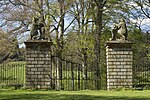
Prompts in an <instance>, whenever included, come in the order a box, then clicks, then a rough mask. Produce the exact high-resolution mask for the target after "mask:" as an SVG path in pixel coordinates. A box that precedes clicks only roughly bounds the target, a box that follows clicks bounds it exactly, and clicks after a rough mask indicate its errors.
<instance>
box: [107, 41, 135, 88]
mask: <svg viewBox="0 0 150 100" xmlns="http://www.w3.org/2000/svg"><path fill="white" fill-rule="evenodd" d="M106 62H107V89H108V90H111V89H117V88H123V87H125V88H131V87H132V85H133V82H132V80H133V79H132V73H133V72H132V62H133V52H132V43H131V42H129V41H108V42H106Z"/></svg>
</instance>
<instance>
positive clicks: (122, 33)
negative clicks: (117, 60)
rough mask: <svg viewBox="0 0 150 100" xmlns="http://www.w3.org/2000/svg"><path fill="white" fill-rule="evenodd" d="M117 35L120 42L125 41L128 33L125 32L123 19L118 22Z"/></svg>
mask: <svg viewBox="0 0 150 100" xmlns="http://www.w3.org/2000/svg"><path fill="white" fill-rule="evenodd" d="M118 33H119V35H120V36H121V37H120V38H121V39H122V40H127V36H128V32H127V27H126V22H125V20H124V19H120V20H119V24H118Z"/></svg>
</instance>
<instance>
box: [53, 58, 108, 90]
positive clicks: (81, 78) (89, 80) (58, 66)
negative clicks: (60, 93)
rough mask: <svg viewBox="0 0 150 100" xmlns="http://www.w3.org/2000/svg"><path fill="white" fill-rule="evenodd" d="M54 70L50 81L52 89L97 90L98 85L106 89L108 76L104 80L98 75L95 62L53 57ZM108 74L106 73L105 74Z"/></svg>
mask: <svg viewBox="0 0 150 100" xmlns="http://www.w3.org/2000/svg"><path fill="white" fill-rule="evenodd" d="M51 61H52V66H51V67H52V68H51V69H52V70H51V72H50V79H51V80H50V81H51V87H53V88H52V89H56V90H57V89H59V90H60V89H61V90H85V89H90V90H96V89H98V88H97V85H99V86H102V87H101V89H106V78H104V79H105V80H104V81H101V80H100V76H99V77H97V69H96V68H95V67H94V63H91V64H89V63H86V64H85V63H83V64H79V63H74V62H71V61H67V60H65V59H60V58H59V57H52V60H51ZM105 76H106V75H105Z"/></svg>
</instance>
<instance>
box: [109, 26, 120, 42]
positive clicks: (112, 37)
mask: <svg viewBox="0 0 150 100" xmlns="http://www.w3.org/2000/svg"><path fill="white" fill-rule="evenodd" d="M117 32H118V26H117V25H116V24H115V25H114V27H113V28H112V30H111V38H110V40H111V41H112V40H116V39H117Z"/></svg>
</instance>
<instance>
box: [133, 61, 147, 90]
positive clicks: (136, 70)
mask: <svg viewBox="0 0 150 100" xmlns="http://www.w3.org/2000/svg"><path fill="white" fill-rule="evenodd" d="M133 82H134V83H133V84H134V87H135V88H139V87H140V88H142V89H143V88H144V87H147V86H148V87H150V64H143V65H138V66H133Z"/></svg>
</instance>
